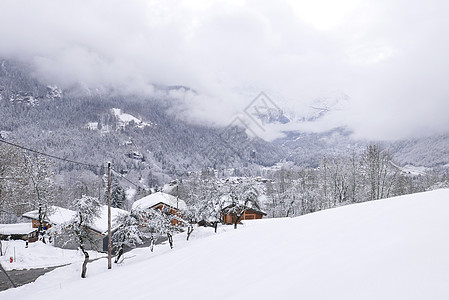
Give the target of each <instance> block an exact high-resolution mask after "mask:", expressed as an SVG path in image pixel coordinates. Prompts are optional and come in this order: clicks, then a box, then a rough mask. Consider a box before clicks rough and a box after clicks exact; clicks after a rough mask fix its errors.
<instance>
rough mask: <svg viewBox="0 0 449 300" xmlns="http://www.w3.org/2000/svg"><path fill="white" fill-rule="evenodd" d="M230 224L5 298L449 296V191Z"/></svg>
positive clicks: (76, 269) (75, 269) (65, 273)
mask: <svg viewBox="0 0 449 300" xmlns="http://www.w3.org/2000/svg"><path fill="white" fill-rule="evenodd" d="M220 229H221V231H222V233H219V234H214V233H213V229H211V228H205V229H202V230H200V229H199V228H196V229H195V231H194V232H193V234H192V236H191V238H190V241H189V242H186V241H184V240H185V233H183V234H180V235H178V236H175V238H176V239H175V248H174V249H173V250H170V249H169V248H168V246H167V245H158V247H156V249H155V252H154V253H151V252H150V251H149V250H148V249H146V248H142V249H136V250H133V251H131V252H129V253H127V254H125V260H124V261H123V263H122V264H120V265H114V266H113V269H112V270H107V264H106V261H105V260H104V259H100V260H98V261H95V262H93V263H91V264H89V265H88V273H87V277H88V278H86V279H81V278H80V269H81V265H77V264H73V265H71V266H68V267H64V268H59V269H56V270H55V271H52V272H50V273H48V274H46V275H44V276H42V277H40V278H39V279H38V280H37V281H36V282H35V283H32V284H29V285H26V286H23V287H19V288H16V289H10V290H7V291H4V292H1V293H0V299H1V300H3V299H29V297H30V295H32V297H33V298H34V299H46V300H50V299H150V298H152V299H209V298H212V299H357V300H358V299H407V300H410V299H449V285H448V282H449V271H448V270H449V240H448V238H447V237H448V235H449V189H441V190H436V191H431V192H426V193H420V194H414V195H408V196H401V197H395V198H390V199H385V200H379V201H373V202H367V203H362V204H355V205H350V206H345V207H340V208H336V209H329V210H325V211H320V212H317V213H313V214H308V215H305V216H301V217H297V218H291V219H289V218H284V219H267V220H254V221H246V222H245V223H244V225H243V226H240V227H239V228H238V229H237V230H233V229H231V227H227V226H223V227H221V228H220ZM204 230H207V232H208V233H209V236H206V237H203V238H201V239H200V237H199V235H200V236H201V235H202V234H203V233H204V232H205V231H204ZM223 231H225V232H223Z"/></svg>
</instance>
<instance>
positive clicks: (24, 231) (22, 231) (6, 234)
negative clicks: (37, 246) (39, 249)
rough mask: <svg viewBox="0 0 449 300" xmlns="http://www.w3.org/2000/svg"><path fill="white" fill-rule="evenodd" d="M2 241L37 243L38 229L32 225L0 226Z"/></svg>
mask: <svg viewBox="0 0 449 300" xmlns="http://www.w3.org/2000/svg"><path fill="white" fill-rule="evenodd" d="M0 240H24V241H28V242H35V241H37V229H36V228H34V227H33V225H32V223H18V224H0Z"/></svg>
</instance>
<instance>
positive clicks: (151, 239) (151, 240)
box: [150, 234, 154, 252]
mask: <svg viewBox="0 0 449 300" xmlns="http://www.w3.org/2000/svg"><path fill="white" fill-rule="evenodd" d="M153 249H154V236H153V234H151V238H150V250H151V252H153Z"/></svg>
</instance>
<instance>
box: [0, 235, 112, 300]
mask: <svg viewBox="0 0 449 300" xmlns="http://www.w3.org/2000/svg"><path fill="white" fill-rule="evenodd" d="M2 248H3V251H4V255H3V256H0V263H1V265H2V267H3V268H4V269H5V270H13V269H15V270H22V269H35V268H46V267H54V266H61V265H65V264H70V263H72V262H82V261H83V259H84V255H83V253H82V252H81V251H78V250H67V249H61V248H56V247H53V246H52V245H49V244H44V243H42V242H39V241H38V242H34V243H29V244H28V248H25V241H2ZM89 254H90V256H91V258H98V257H104V254H101V253H98V252H95V251H89ZM10 257H12V258H13V262H12V263H11V262H10ZM0 298H2V295H1V293H0Z"/></svg>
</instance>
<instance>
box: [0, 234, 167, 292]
mask: <svg viewBox="0 0 449 300" xmlns="http://www.w3.org/2000/svg"><path fill="white" fill-rule="evenodd" d="M166 240H167V237H166V236H159V237H158V238H157V240H156V243H155V245H157V244H161V243H163V242H165V241H166ZM149 243H150V242H149V241H145V243H143V244H141V245H139V246H138V247H139V248H140V247H148V246H149ZM129 250H131V248H129V249H125V252H128V251H129ZM101 258H104V257H99V258H95V259H91V260H89V262H92V261H94V260H97V259H101ZM64 266H67V265H62V266H56V267H48V268H38V269H28V270H10V271H6V270H5V269H3V267H2V265H1V264H0V292H1V291H5V290H7V289H10V288H14V287H18V286H21V285H24V284H27V283H30V282H33V281H35V280H36V279H37V278H38V277H39V276H42V275H44V274H45V273H48V272H50V271H53V270H54V269H56V268H59V267H64Z"/></svg>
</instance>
